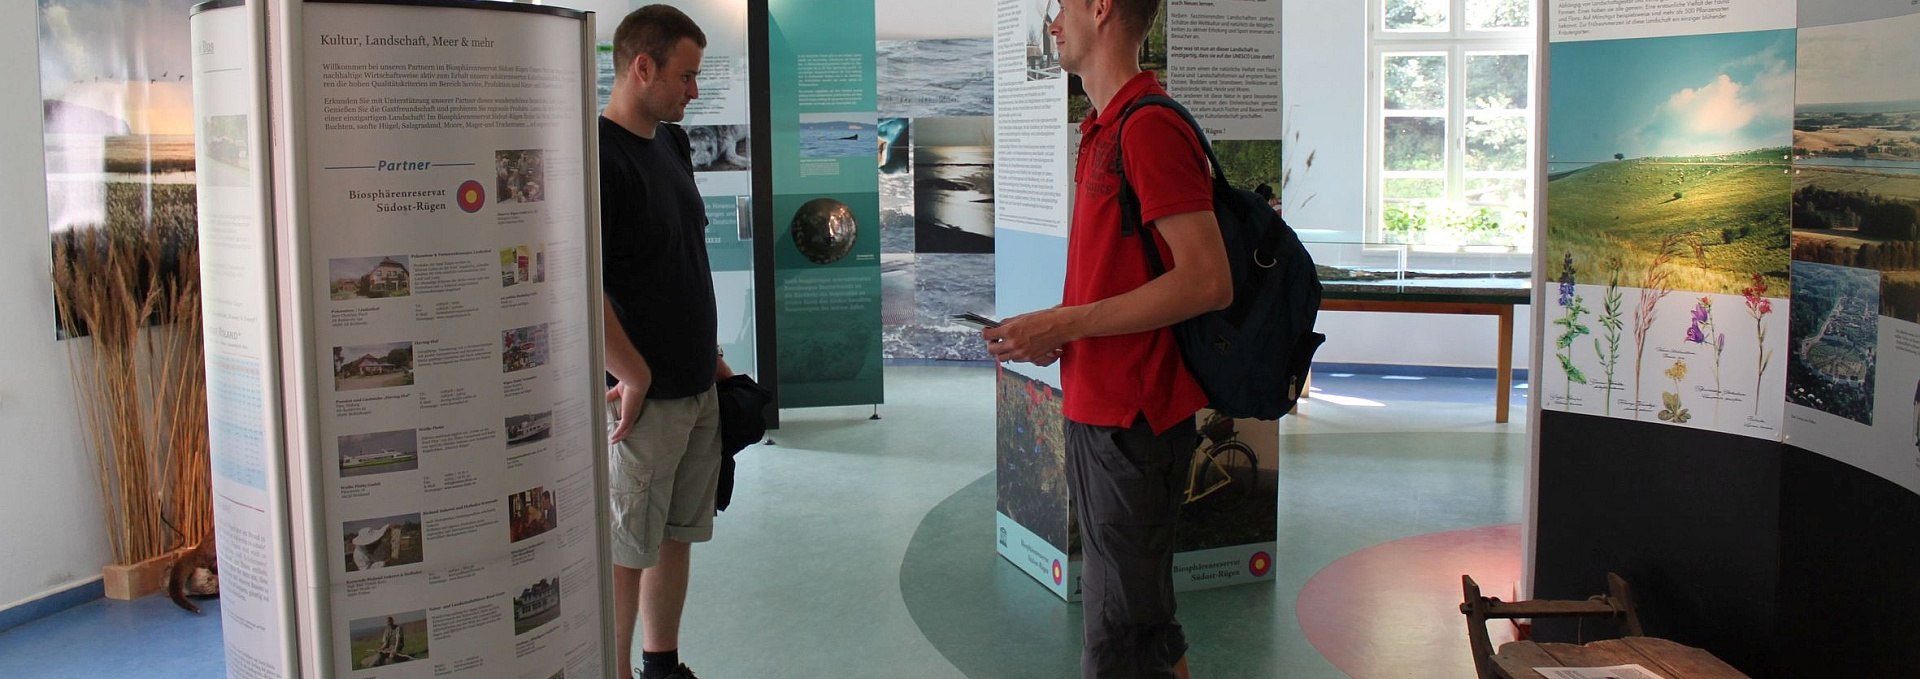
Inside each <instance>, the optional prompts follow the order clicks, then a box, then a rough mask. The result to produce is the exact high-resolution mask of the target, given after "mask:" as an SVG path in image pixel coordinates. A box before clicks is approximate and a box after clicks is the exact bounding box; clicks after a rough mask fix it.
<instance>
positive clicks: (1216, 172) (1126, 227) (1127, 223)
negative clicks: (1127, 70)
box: [1113, 94, 1228, 277]
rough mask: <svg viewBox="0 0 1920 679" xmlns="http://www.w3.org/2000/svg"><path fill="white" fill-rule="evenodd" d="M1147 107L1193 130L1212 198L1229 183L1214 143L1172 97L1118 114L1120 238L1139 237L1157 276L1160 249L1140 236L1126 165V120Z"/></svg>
mask: <svg viewBox="0 0 1920 679" xmlns="http://www.w3.org/2000/svg"><path fill="white" fill-rule="evenodd" d="M1148 106H1160V107H1163V108H1169V109H1173V111H1174V112H1175V113H1178V114H1180V119H1181V120H1185V121H1187V127H1188V128H1190V129H1192V130H1193V136H1194V138H1195V139H1197V140H1199V142H1200V150H1202V151H1204V152H1206V154H1207V163H1208V164H1209V165H1210V166H1212V168H1213V190H1214V193H1215V195H1219V192H1220V190H1221V189H1223V188H1225V187H1227V186H1228V184H1227V175H1226V172H1225V170H1223V169H1222V168H1221V167H1220V158H1219V157H1217V156H1215V155H1214V153H1213V144H1212V143H1211V142H1209V141H1207V132H1206V130H1203V129H1201V128H1200V122H1199V121H1197V120H1194V119H1193V114H1192V113H1190V112H1188V111H1187V107H1185V106H1182V105H1180V102H1177V101H1174V100H1173V98H1172V97H1168V96H1165V95H1160V94H1149V95H1146V96H1142V97H1140V98H1139V99H1135V100H1134V101H1133V103H1131V104H1128V105H1127V108H1126V109H1124V110H1122V111H1121V112H1120V122H1119V127H1118V129H1116V130H1114V143H1113V149H1114V151H1113V166H1114V172H1115V173H1116V174H1118V175H1120V235H1122V236H1141V238H1140V244H1141V247H1142V248H1144V250H1145V252H1146V255H1147V266H1148V268H1149V270H1150V271H1151V272H1152V274H1153V275H1154V276H1155V277H1158V276H1160V275H1161V274H1164V273H1166V272H1167V265H1166V263H1165V262H1164V261H1162V260H1161V259H1160V248H1158V247H1156V246H1155V245H1154V240H1153V239H1152V238H1150V237H1147V236H1146V235H1145V234H1143V233H1141V231H1142V230H1143V229H1142V227H1144V226H1145V225H1144V224H1143V223H1141V220H1140V194H1138V193H1136V192H1135V191H1134V190H1133V182H1132V180H1129V179H1127V163H1126V159H1125V156H1126V133H1127V121H1128V120H1129V119H1131V118H1133V113H1134V112H1135V111H1138V110H1140V109H1142V108H1146V107H1148Z"/></svg>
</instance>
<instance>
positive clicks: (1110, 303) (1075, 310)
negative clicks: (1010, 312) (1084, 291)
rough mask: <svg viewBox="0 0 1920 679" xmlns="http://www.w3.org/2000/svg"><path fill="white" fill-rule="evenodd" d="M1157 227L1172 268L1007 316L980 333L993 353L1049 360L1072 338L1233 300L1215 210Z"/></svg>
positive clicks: (1139, 327) (1156, 322)
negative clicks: (1097, 295)
mask: <svg viewBox="0 0 1920 679" xmlns="http://www.w3.org/2000/svg"><path fill="white" fill-rule="evenodd" d="M1155 227H1156V228H1157V229H1158V230H1159V232H1160V235H1161V236H1162V237H1163V238H1165V239H1166V241H1167V248H1168V249H1169V250H1172V251H1173V265H1172V267H1171V268H1169V269H1168V270H1167V272H1166V273H1165V274H1163V275H1161V276H1159V277H1158V278H1155V279H1153V280H1151V281H1148V282H1147V284H1146V285H1142V286H1140V287H1138V288H1135V289H1133V290H1131V291H1129V292H1126V293H1124V294H1121V295H1116V296H1114V297H1109V298H1107V299H1103V300H1100V301H1098V302H1093V303H1091V304H1083V305H1079V306H1070V307H1068V306H1062V307H1054V308H1052V309H1047V310H1044V311H1036V312H1033V313H1030V314H1022V315H1020V316H1015V317H1013V318H1010V319H1007V322H1006V323H1003V324H1001V325H1000V327H998V328H988V329H986V330H984V331H982V332H981V334H982V336H983V337H985V338H986V339H987V341H988V344H987V349H988V351H990V352H992V353H993V355H994V356H995V357H996V358H998V359H1000V360H1006V361H1029V362H1038V363H1040V364H1041V365H1045V364H1047V363H1051V362H1052V361H1053V359H1054V358H1057V357H1058V356H1059V352H1058V351H1057V350H1058V349H1059V348H1060V347H1061V346H1063V345H1065V344H1067V343H1068V342H1072V341H1074V340H1077V339H1081V338H1085V337H1106V336H1110V335H1126V334H1131V333H1136V332H1145V331H1148V330H1154V329H1157V328H1164V327H1166V326H1169V325H1173V324H1175V323H1178V322H1180V321H1184V320H1186V319H1189V318H1192V317H1194V316H1198V315H1200V314H1202V313H1205V312H1208V311H1213V310H1216V309H1223V308H1226V306H1227V305H1228V304H1231V303H1232V302H1233V277H1232V274H1231V272H1230V270H1229V269H1228V264H1227V247H1226V244H1225V242H1224V241H1222V240H1221V238H1220V224H1219V222H1218V221H1217V220H1216V219H1215V217H1214V214H1213V212H1211V211H1196V212H1187V213H1182V214H1178V215H1172V216H1169V217H1162V218H1160V219H1159V220H1157V221H1156V222H1155ZM1143 235H1144V234H1143Z"/></svg>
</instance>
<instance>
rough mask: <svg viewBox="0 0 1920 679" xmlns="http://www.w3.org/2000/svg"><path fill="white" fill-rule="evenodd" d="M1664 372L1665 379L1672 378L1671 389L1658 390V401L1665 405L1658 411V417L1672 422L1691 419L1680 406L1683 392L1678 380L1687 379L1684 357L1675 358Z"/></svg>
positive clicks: (1676, 422)
mask: <svg viewBox="0 0 1920 679" xmlns="http://www.w3.org/2000/svg"><path fill="white" fill-rule="evenodd" d="M1666 374H1667V379H1670V380H1673V391H1663V392H1660V402H1661V404H1663V405H1665V406H1666V409H1664V410H1661V411H1660V413H1659V415H1660V419H1661V420H1664V421H1667V422H1672V423H1674V424H1681V423H1684V422H1686V421H1687V420H1690V419H1693V415H1692V414H1690V413H1688V412H1687V409H1686V408H1683V407H1681V406H1680V394H1682V393H1684V392H1681V391H1680V381H1681V380H1685V379H1687V361H1686V359H1676V360H1675V361H1674V362H1673V365H1672V366H1670V367H1668V368H1667V373H1666Z"/></svg>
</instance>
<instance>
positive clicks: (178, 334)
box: [53, 228, 212, 564]
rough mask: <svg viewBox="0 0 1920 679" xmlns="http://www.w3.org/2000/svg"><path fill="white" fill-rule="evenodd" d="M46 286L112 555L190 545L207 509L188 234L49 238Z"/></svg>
mask: <svg viewBox="0 0 1920 679" xmlns="http://www.w3.org/2000/svg"><path fill="white" fill-rule="evenodd" d="M53 289H54V298H55V302H56V305H57V307H58V310H59V322H60V327H61V329H62V330H63V331H64V332H65V333H66V334H67V336H68V337H70V338H74V339H71V340H69V344H68V359H69V362H70V364H71V366H72V368H73V379H74V387H75V389H74V394H75V399H76V400H77V401H78V402H79V406H80V408H79V409H80V413H81V418H82V424H83V426H84V427H85V428H86V431H87V441H88V445H89V448H91V450H92V452H93V455H94V463H95V465H96V469H97V471H98V472H99V475H98V476H99V484H100V495H101V504H102V510H103V514H105V518H106V521H107V528H108V542H109V546H110V548H111V551H112V555H113V560H114V562H115V563H119V564H132V563H138V562H140V561H144V560H146V559H149V558H153V557H155V556H159V555H161V554H164V553H166V552H167V551H168V550H169V549H170V547H172V546H178V545H181V544H187V543H191V542H195V541H198V540H199V539H201V538H203V537H204V536H205V535H206V534H207V532H208V531H210V529H211V524H212V521H211V512H212V509H211V497H210V495H211V493H210V491H209V490H208V487H209V485H210V484H209V481H210V479H209V478H208V473H209V472H208V470H207V424H206V397H205V392H206V386H205V380H204V378H203V370H204V368H203V359H202V356H203V353H204V349H203V347H202V345H201V343H200V342H201V340H200V338H201V327H200V310H199V309H200V291H199V257H198V252H197V244H196V243H195V242H194V241H193V237H192V235H191V234H182V233H178V232H175V233H167V232H156V231H146V230H128V229H113V230H109V229H99V228H94V229H77V230H73V231H69V232H66V233H61V234H55V236H54V266H53ZM150 325H151V326H152V327H149V326H150ZM82 335H85V336H86V337H87V339H86V340H84V341H82V340H80V339H78V338H79V337H81V336H82ZM168 524H172V525H173V526H174V527H175V529H177V530H178V531H179V533H178V534H175V533H174V532H173V531H172V530H170V529H168V528H167V527H166V526H167V525H168Z"/></svg>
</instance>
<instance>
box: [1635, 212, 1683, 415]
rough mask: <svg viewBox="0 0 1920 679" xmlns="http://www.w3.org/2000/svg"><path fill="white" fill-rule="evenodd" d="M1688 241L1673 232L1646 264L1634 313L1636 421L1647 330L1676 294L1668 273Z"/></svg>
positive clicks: (1664, 239)
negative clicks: (1670, 295) (1663, 301)
mask: <svg viewBox="0 0 1920 679" xmlns="http://www.w3.org/2000/svg"><path fill="white" fill-rule="evenodd" d="M1685 238H1686V237H1685V236H1683V235H1681V234H1677V233H1674V234H1668V235H1667V237H1665V238H1662V239H1660V253H1659V254H1657V255H1655V256H1654V258H1653V263H1652V264H1648V265H1647V272H1646V274H1645V275H1643V276H1642V277H1641V280H1640V305H1639V307H1638V308H1635V309H1634V310H1633V341H1634V354H1633V402H1634V409H1633V418H1634V419H1636V420H1637V419H1640V408H1639V404H1640V378H1641V376H1642V375H1645V374H1646V373H1645V372H1644V371H1642V370H1641V369H1640V366H1641V363H1642V361H1643V360H1644V359H1645V358H1646V356H1647V330H1648V329H1649V328H1652V327H1653V319H1654V316H1655V315H1657V314H1658V312H1659V311H1660V300H1661V299H1664V298H1665V297H1666V296H1667V293H1670V292H1673V280H1672V279H1673V272H1672V271H1669V270H1667V264H1669V263H1671V262H1672V261H1673V259H1674V258H1675V257H1678V256H1679V255H1680V246H1681V245H1682V244H1684V241H1685Z"/></svg>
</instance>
